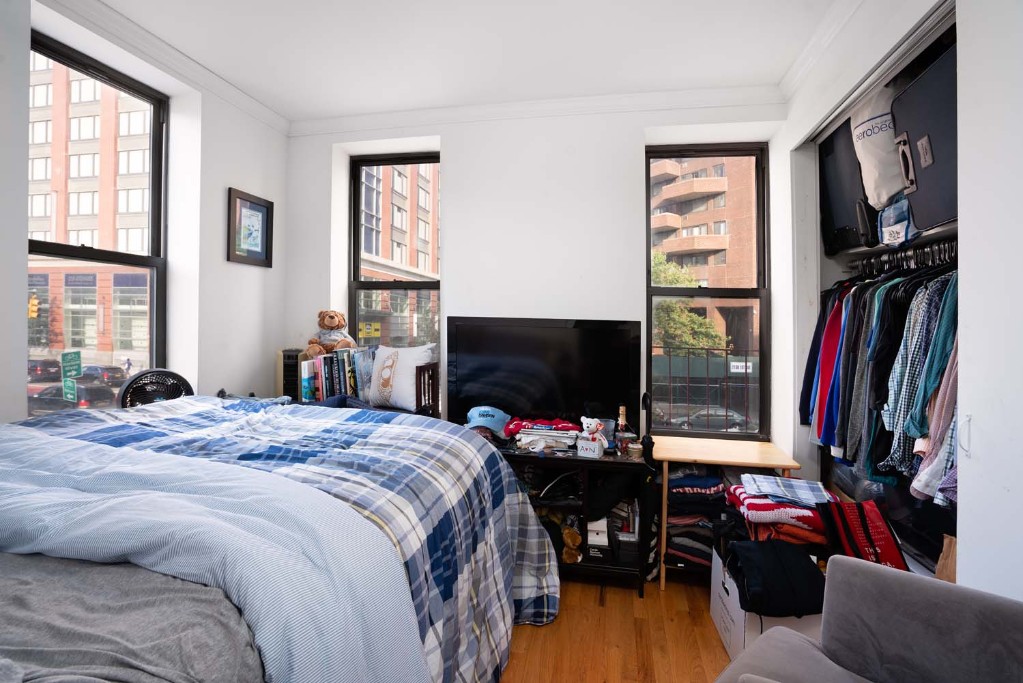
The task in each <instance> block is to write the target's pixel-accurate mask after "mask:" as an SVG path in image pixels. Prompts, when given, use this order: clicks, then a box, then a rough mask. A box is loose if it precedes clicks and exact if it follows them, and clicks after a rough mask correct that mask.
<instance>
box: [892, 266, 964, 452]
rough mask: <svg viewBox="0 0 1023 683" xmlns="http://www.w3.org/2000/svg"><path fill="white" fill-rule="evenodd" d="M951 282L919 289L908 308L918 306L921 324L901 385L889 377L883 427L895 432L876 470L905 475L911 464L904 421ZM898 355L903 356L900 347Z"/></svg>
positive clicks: (944, 280) (941, 281) (945, 277)
mask: <svg viewBox="0 0 1023 683" xmlns="http://www.w3.org/2000/svg"><path fill="white" fill-rule="evenodd" d="M951 279H952V273H948V274H946V275H942V276H941V277H939V278H937V279H936V280H934V281H933V282H931V283H929V284H928V285H927V286H926V288H925V289H924V290H922V291H924V292H925V294H924V297H923V299H917V297H913V304H911V309H912V308H913V307H915V306H917V305H919V310H918V311H917V315H918V317H919V318H920V324H919V326H918V327H917V329H916V331H915V334H913V337H912V339H911V341H910V343H909V350H908V352H907V354H906V356H905V361H904V369H902V377H903V379H902V384H901V386H899V385H898V384H896V385H894V387H893V384H892V379H891V377H894V376H895V372H894V370H893V372H892V375H891V377H890V378H889V385H888V391H889V404H890V405H891V422H888V421H887V420H886V421H885V426H886V427H888V429H889V431H891V432H893V433H894V435H895V437H894V439H893V440H892V450H891V453H890V454H889V455H888V457H887V458H885V459H884V460H882V461H881V462H879V463H878V464H877V468H878V469H879V470H892V469H896V470H898V471H900V472H906V471H908V470H909V468H910V467H911V466H912V465H913V460H914V455H913V442H914V439H913V437H911V436H909V435H908V434H906V431H905V429H904V426H905V424H906V419H907V418H908V417H909V414H910V412H911V411H912V409H913V401H914V399H915V398H916V391H917V387H919V386H920V380H921V376H922V374H923V369H924V363H925V362H926V360H927V352H928V351H929V350H930V348H931V342H932V341H933V340H934V329H935V327H936V326H937V324H938V314H939V312H940V310H941V301H942V298H943V297H944V296H945V289H947V288H948V285H949V281H950V280H951ZM919 294H920V292H917V296H919ZM907 326H908V322H907ZM903 343H905V337H904V338H903ZM899 355H902V353H901V348H900V353H899ZM893 388H894V389H895V392H894V395H895V396H896V397H897V398H896V399H895V400H894V403H893V402H892V395H893V393H892V390H893Z"/></svg>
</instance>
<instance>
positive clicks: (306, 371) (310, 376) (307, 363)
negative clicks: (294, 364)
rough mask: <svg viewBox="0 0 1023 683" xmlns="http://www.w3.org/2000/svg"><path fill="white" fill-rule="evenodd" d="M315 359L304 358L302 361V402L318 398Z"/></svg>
mask: <svg viewBox="0 0 1023 683" xmlns="http://www.w3.org/2000/svg"><path fill="white" fill-rule="evenodd" d="M315 369H316V361H315V360H312V359H310V360H304V361H302V375H301V376H302V402H303V403H305V402H308V401H315V400H316V388H315V387H316V385H315V381H316V380H315V372H314V371H315Z"/></svg>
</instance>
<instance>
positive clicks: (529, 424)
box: [504, 417, 583, 436]
mask: <svg viewBox="0 0 1023 683" xmlns="http://www.w3.org/2000/svg"><path fill="white" fill-rule="evenodd" d="M523 429H549V430H551V431H555V432H581V431H582V430H583V428H582V427H580V426H579V425H576V424H572V423H571V422H568V421H567V420H523V419H522V418H521V417H513V418H512V421H511V422H509V423H508V424H507V425H505V427H504V433H505V434H507V435H508V436H515V435H516V434H518V433H519V432H521V431H522V430H523Z"/></svg>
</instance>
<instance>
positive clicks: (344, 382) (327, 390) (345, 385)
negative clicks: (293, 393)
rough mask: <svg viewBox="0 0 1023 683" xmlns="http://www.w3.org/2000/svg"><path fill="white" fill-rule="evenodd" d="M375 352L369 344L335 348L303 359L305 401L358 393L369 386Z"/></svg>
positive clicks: (302, 376)
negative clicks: (360, 346)
mask: <svg viewBox="0 0 1023 683" xmlns="http://www.w3.org/2000/svg"><path fill="white" fill-rule="evenodd" d="M372 372H373V352H372V351H371V350H369V349H366V348H356V349H336V350H335V351H334V352H332V353H328V354H324V355H322V356H317V357H316V358H310V359H309V360H304V361H302V363H301V378H302V402H303V403H308V402H311V401H323V400H326V399H328V398H332V397H334V396H354V397H356V398H358V397H359V395H360V393H363V392H364V391H365V388H367V387H368V386H369V380H370V377H372Z"/></svg>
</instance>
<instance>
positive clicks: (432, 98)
mask: <svg viewBox="0 0 1023 683" xmlns="http://www.w3.org/2000/svg"><path fill="white" fill-rule="evenodd" d="M839 1H841V0H839ZM103 2H105V3H106V4H107V5H109V6H110V7H112V8H113V9H115V10H116V11H118V12H120V13H121V14H123V15H125V16H126V17H127V18H128V19H130V20H132V21H134V22H135V23H137V24H139V25H140V26H142V27H143V28H145V29H147V30H148V31H150V32H151V33H153V34H155V35H156V36H158V37H159V38H161V39H163V40H164V41H166V42H167V43H169V44H170V45H172V46H173V47H175V48H177V49H178V50H180V51H181V52H183V53H184V54H186V55H188V56H189V57H191V58H192V59H193V60H195V61H196V62H198V63H199V64H201V65H203V66H204V67H206V68H207V69H209V70H210V71H212V72H214V73H215V74H217V75H218V76H220V77H222V78H223V79H225V80H227V81H229V82H230V83H232V84H234V85H235V86H237V87H238V88H240V89H241V90H243V91H244V92H246V93H248V94H249V95H251V96H252V97H254V98H255V99H257V100H259V101H260V102H262V103H263V104H265V105H266V106H267V107H269V108H271V109H273V110H275V111H277V112H278V113H280V114H282V115H283V116H284V117H286V118H288V119H290V120H292V121H301V120H306V119H314V118H325V117H332V116H343V115H349V114H364V113H377V112H387V111H403V110H414V109H424V108H432V107H448V106H459V105H479V104H495V103H501V102H518V101H529V100H543V99H560V98H566V97H584V96H592V95H617V94H631V93H646V92H659V91H675V90H688V89H693V88H707V87H714V88H722V87H738V86H751V85H775V84H778V83H779V82H780V81H781V80H782V77H783V76H784V75H785V73H786V71H787V70H788V69H789V68H790V67H791V66H792V64H793V62H795V61H796V58H797V57H798V56H799V54H800V53H801V52H802V51H803V49H804V48H805V47H806V45H807V44H808V43H809V42H810V39H811V36H812V35H813V33H814V31H815V29H816V28H817V26H818V24H819V23H820V22H821V20H822V18H823V17H824V16H825V14H826V13H827V12H828V9H829V6H830V5H831V4H832V0H758V1H754V0H701V1H697V0H632V1H631V2H630V1H629V0H613V1H612V0H546V1H545V0H506V1H504V2H495V1H493V0H419V1H412V0H363V1H362V2H352V1H351V0H304V1H302V2H294V1H293V2H285V1H282V0H213V1H211V0H174V1H173V2H167V0H103Z"/></svg>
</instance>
